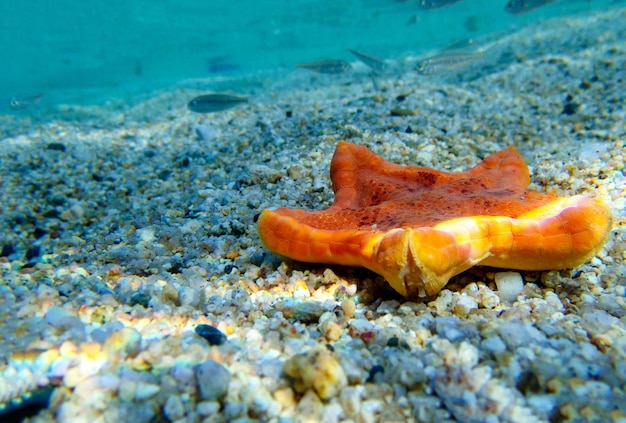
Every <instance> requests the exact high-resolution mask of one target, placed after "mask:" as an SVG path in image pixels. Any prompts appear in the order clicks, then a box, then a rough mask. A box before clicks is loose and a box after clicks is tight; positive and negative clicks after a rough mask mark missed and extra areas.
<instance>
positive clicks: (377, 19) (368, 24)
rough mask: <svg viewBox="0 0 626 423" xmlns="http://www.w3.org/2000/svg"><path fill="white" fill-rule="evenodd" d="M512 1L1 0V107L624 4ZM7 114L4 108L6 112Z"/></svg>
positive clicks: (411, 47) (445, 38)
mask: <svg viewBox="0 0 626 423" xmlns="http://www.w3.org/2000/svg"><path fill="white" fill-rule="evenodd" d="M505 4H506V1H505V0H498V1H496V0H464V1H461V2H460V3H457V4H455V5H453V6H450V7H448V8H443V9H439V10H431V11H424V10H420V9H419V8H418V5H417V2H416V1H394V0H343V1H339V0H327V1H321V0H298V1H295V0H272V1H258V0H237V1H235V0H219V1H218V0H208V1H199V0H194V1H192V0H176V1H173V0H162V1H146V0H127V1H121V0H113V1H108V2H102V1H98V2H96V1H83V2H79V1H69V0H57V1H54V2H52V1H48V2H42V1H33V0H2V1H0V43H1V45H0V60H1V63H2V64H3V78H1V79H0V99H4V101H6V99H8V98H10V97H11V96H16V95H17V96H28V95H35V94H39V93H45V94H46V97H45V101H43V102H42V103H44V104H53V103H55V102H60V101H66V102H71V103H72V102H73V103H91V102H98V101H100V100H102V99H104V98H107V97H116V96H123V95H128V93H133V92H136V91H147V90H152V89H157V88H164V87H167V86H168V85H171V84H175V83H177V82H179V81H182V80H185V79H188V78H211V77H218V76H224V75H226V76H228V77H237V76H239V75H245V74H250V73H256V72H259V71H263V70H268V69H292V68H293V66H294V65H295V64H296V63H298V62H303V61H310V60H315V59H320V58H337V59H345V60H354V58H353V57H352V56H351V55H350V53H349V52H348V51H347V50H346V48H348V47H351V48H356V49H359V50H362V51H365V52H368V53H371V54H375V55H378V56H381V57H384V58H397V57H402V56H405V55H420V54H423V53H426V52H428V51H429V50H433V49H435V48H438V47H442V46H445V45H446V44H449V43H451V42H454V41H456V40H459V39H463V38H468V37H479V36H481V35H484V34H489V33H493V32H497V31H503V30H514V29H515V28H519V27H521V26H524V25H528V24H529V23H531V22H535V21H538V20H545V19H547V18H549V17H552V16H558V15H565V14H580V13H585V12H588V11H591V10H596V9H603V8H607V7H612V6H614V5H619V4H622V5H623V2H619V1H615V0H605V1H595V0H561V1H558V2H556V3H553V4H550V5H548V6H546V7H543V8H541V9H538V10H536V11H534V12H532V13H529V14H525V15H520V16H512V15H509V14H507V13H505V12H504V6H505ZM5 109H6V108H5Z"/></svg>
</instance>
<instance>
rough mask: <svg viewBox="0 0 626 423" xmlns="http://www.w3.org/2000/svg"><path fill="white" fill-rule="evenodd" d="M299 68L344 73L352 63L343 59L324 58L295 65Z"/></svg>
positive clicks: (349, 68)
mask: <svg viewBox="0 0 626 423" xmlns="http://www.w3.org/2000/svg"><path fill="white" fill-rule="evenodd" d="M296 67H297V68H299V69H308V70H310V71H313V72H318V73H329V74H337V73H345V72H348V71H349V70H351V69H352V65H351V64H350V63H348V62H346V61H344V60H334V59H324V60H316V61H314V62H308V63H300V64H297V65H296Z"/></svg>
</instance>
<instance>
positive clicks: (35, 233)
mask: <svg viewBox="0 0 626 423" xmlns="http://www.w3.org/2000/svg"><path fill="white" fill-rule="evenodd" d="M47 234H48V231H46V230H45V229H42V228H35V230H33V237H34V238H35V239H39V238H41V237H42V236H44V235H47Z"/></svg>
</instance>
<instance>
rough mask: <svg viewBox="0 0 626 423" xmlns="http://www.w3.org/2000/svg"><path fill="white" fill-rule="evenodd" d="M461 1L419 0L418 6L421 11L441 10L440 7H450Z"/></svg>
mask: <svg viewBox="0 0 626 423" xmlns="http://www.w3.org/2000/svg"><path fill="white" fill-rule="evenodd" d="M460 1H461V0H420V1H419V3H418V6H419V8H420V9H422V10H433V9H441V8H442V7H447V6H452V5H453V4H455V3H458V2H460Z"/></svg>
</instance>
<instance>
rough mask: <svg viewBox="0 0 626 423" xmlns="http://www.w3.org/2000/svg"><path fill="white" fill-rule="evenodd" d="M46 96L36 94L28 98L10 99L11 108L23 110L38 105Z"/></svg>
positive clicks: (16, 97) (14, 97)
mask: <svg viewBox="0 0 626 423" xmlns="http://www.w3.org/2000/svg"><path fill="white" fill-rule="evenodd" d="M44 96H45V94H36V95H31V96H27V97H18V96H13V97H11V98H9V108H10V109H13V110H22V109H25V108H27V107H30V106H32V105H34V104H37V103H39V102H40V101H41V99H43V98H44Z"/></svg>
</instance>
